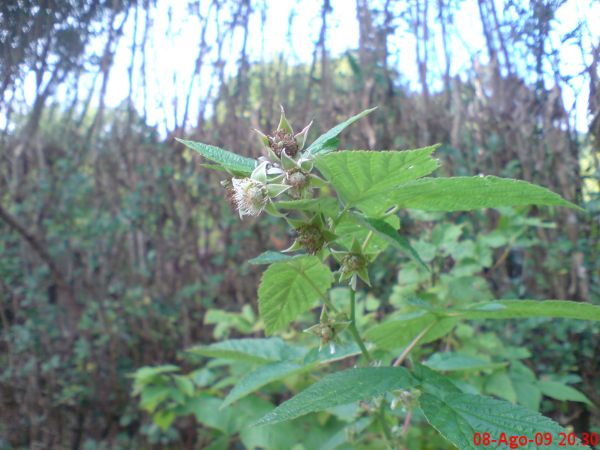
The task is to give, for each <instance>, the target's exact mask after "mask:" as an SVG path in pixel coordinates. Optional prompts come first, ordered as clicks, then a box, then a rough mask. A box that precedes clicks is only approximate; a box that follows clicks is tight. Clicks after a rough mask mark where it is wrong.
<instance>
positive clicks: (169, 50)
mask: <svg viewBox="0 0 600 450" xmlns="http://www.w3.org/2000/svg"><path fill="white" fill-rule="evenodd" d="M264 2H265V4H266V5H267V15H266V26H265V29H266V30H267V33H266V34H265V35H264V36H263V35H262V33H261V29H262V27H261V25H262V24H261V18H260V14H253V15H252V16H251V17H252V18H251V23H250V33H249V36H250V38H249V42H248V54H249V57H250V61H251V62H257V61H261V60H270V59H273V58H275V57H276V56H278V55H283V56H284V57H286V58H287V59H288V61H290V62H292V63H294V62H295V63H310V62H311V60H312V52H313V49H314V43H315V42H316V41H317V39H318V33H319V31H320V26H321V20H320V14H321V11H320V9H321V5H322V2H321V1H320V0H301V1H298V0H264ZM200 3H202V6H201V9H202V11H201V12H202V13H203V14H207V13H208V12H209V11H208V7H209V4H210V2H209V1H207V0H204V1H201V2H200ZM253 3H256V2H253ZM373 3H374V4H377V3H379V2H376V1H375V2H373ZM525 3H527V2H526V1H525ZM396 4H397V5H400V7H403V5H405V4H404V2H396ZM331 6H332V12H331V13H330V14H329V16H328V24H329V27H328V34H327V45H328V48H329V49H330V52H331V54H332V55H333V56H336V55H340V54H342V53H344V52H345V51H346V50H348V49H354V48H357V46H358V34H359V31H358V23H357V20H356V11H355V3H354V2H353V1H351V0H331ZM156 8H157V9H156V11H155V12H154V13H153V14H152V17H153V18H154V24H153V28H152V33H151V35H150V40H149V42H148V46H149V50H150V51H149V57H150V58H149V61H148V62H147V63H148V65H147V81H148V104H147V113H148V120H149V123H150V124H151V125H157V126H158V127H159V129H162V131H164V129H165V128H172V127H173V125H174V123H173V122H174V120H173V116H174V113H173V111H174V108H175V107H176V106H175V105H174V104H173V102H172V99H173V98H177V99H178V104H177V110H178V112H179V114H178V116H179V117H180V118H181V116H182V114H183V112H182V111H183V102H184V100H185V97H186V94H187V91H188V87H189V84H190V77H191V74H192V72H193V70H194V65H195V59H196V55H197V53H198V44H199V39H200V23H199V20H198V18H197V17H196V16H194V15H191V14H190V13H189V11H188V9H187V2H186V1H168V0H157V6H156ZM291 11H294V12H295V18H294V24H295V25H294V35H293V43H292V46H290V41H289V40H288V17H289V15H290V12H291ZM140 14H141V17H140V19H141V20H140V22H143V14H144V13H143V12H142V11H140ZM131 16H133V14H131ZM432 16H433V14H432ZM223 18H224V17H221V23H223ZM557 18H558V21H557V33H555V35H554V36H553V39H554V41H555V42H557V43H558V42H559V41H558V39H559V36H560V35H561V34H564V33H565V32H567V31H569V30H571V29H572V28H573V27H574V26H575V25H576V24H577V22H578V21H579V20H581V19H585V20H586V21H587V22H588V26H589V28H590V29H591V30H595V32H594V33H595V36H594V40H595V41H596V42H598V41H599V40H600V2H598V1H591V2H590V0H568V1H567V3H566V4H565V5H563V6H562V7H561V8H560V9H559V11H558V13H557ZM434 19H435V18H434V17H432V18H431V20H432V27H433V28H435V26H434V24H433V21H434ZM216 23H217V21H216V18H215V16H214V10H213V11H211V26H210V27H209V28H208V31H207V36H206V39H207V42H208V43H211V44H213V43H214V40H215V36H216V27H217V25H216ZM140 28H142V27H139V28H138V30H137V33H136V32H135V28H134V21H133V20H129V21H128V22H127V24H126V26H125V29H124V36H123V37H122V38H121V43H120V45H119V48H118V51H117V54H116V57H115V62H114V67H113V69H112V71H111V75H110V80H109V85H108V91H107V96H106V103H107V105H108V106H117V105H118V104H120V103H121V102H122V101H123V99H125V98H126V97H127V95H128V92H129V75H128V69H129V64H130V60H131V47H132V43H133V41H134V37H135V41H136V43H137V45H141V41H142V30H141V29H140ZM455 29H456V30H457V31H458V34H459V35H460V36H459V37H458V38H454V39H453V40H452V41H451V43H450V45H451V51H452V58H451V73H452V74H459V75H462V77H463V78H466V74H467V73H468V71H469V70H470V68H471V67H472V59H473V57H474V56H477V57H478V58H479V59H480V61H481V62H482V63H485V62H486V59H487V53H486V51H485V42H484V38H483V33H482V29H481V23H480V21H479V12H478V7H477V1H476V0H464V1H463V3H462V6H461V8H460V10H459V11H458V12H457V14H456V16H455ZM103 39H104V38H103ZM241 42H242V34H241V30H238V32H237V34H235V35H234V37H233V39H232V40H231V41H229V42H227V43H226V45H225V47H224V57H225V58H226V59H227V65H226V71H227V72H229V73H231V74H233V73H235V70H236V61H237V59H238V58H239V48H240V46H241ZM93 45H94V47H95V51H96V52H97V53H99V54H101V53H102V49H103V46H104V42H103V40H98V41H96V42H95V43H94V44H93ZM432 45H434V46H435V47H437V48H438V49H440V50H441V40H440V39H439V36H438V37H437V38H434V40H433V43H432ZM588 45H589V46H591V42H588ZM390 47H391V50H392V51H391V55H390V61H389V64H390V65H391V66H392V67H397V68H399V69H400V71H401V72H402V74H403V76H404V77H405V81H406V82H407V83H408V85H409V86H410V88H412V89H415V90H418V89H419V88H420V87H419V83H418V74H417V70H416V64H415V60H416V58H415V41H414V38H413V36H412V34H411V33H410V32H409V31H408V30H406V29H402V28H401V27H398V28H397V30H396V33H395V36H394V37H393V38H392V39H391V40H390ZM559 48H560V56H561V58H560V60H561V61H562V64H561V67H560V70H561V73H562V74H564V75H576V74H579V73H580V72H581V71H582V70H583V67H584V61H583V58H584V56H582V55H581V54H580V51H579V49H578V48H577V47H575V46H574V45H571V44H569V43H566V44H563V45H559ZM442 54H443V53H442V52H441V51H430V55H432V56H434V57H435V55H442ZM138 56H139V53H138ZM214 57H215V51H214V46H213V50H212V51H211V52H209V54H208V55H207V58H208V59H207V61H212V59H213V58H214ZM588 58H589V55H588ZM588 62H589V61H588ZM135 64H136V70H134V71H133V73H134V78H133V83H134V85H136V84H137V85H141V71H140V70H139V67H140V64H141V59H140V58H139V57H138V58H137V60H136V61H135ZM443 64H445V62H444V61H443V60H440V61H436V60H435V59H434V60H433V61H431V62H430V67H432V68H433V70H435V71H437V72H438V73H441V71H442V67H443ZM211 70H212V68H211V67H210V65H209V64H205V68H204V69H203V71H202V72H201V74H200V76H199V77H198V78H197V82H196V83H194V87H193V89H194V91H193V92H194V94H197V95H194V97H193V98H203V97H204V95H205V94H206V92H207V91H208V89H209V86H210V81H211V76H212V72H211ZM430 76H432V77H434V78H433V79H434V80H435V74H433V75H430ZM91 79H92V76H91V75H90V76H89V77H88V79H87V83H88V85H89V84H90V83H91ZM438 79H439V80H440V82H439V83H438V84H437V86H438V87H441V79H440V78H438ZM547 81H548V86H551V85H552V79H551V78H549V79H548V80H547ZM34 85H35V84H34V80H27V81H26V83H25V91H26V92H25V97H26V98H27V99H28V100H31V103H32V102H33V98H34V96H35V90H33V91H32V89H31V87H32V86H34ZM572 85H573V86H574V87H575V89H573V90H572V89H566V90H565V91H564V92H563V100H564V102H565V104H566V106H567V108H569V109H570V108H571V105H573V104H575V108H574V111H575V115H574V116H573V117H572V121H573V123H574V124H575V125H576V127H577V129H579V130H582V131H584V130H586V129H587V97H588V93H589V92H588V86H587V84H586V83H584V77H582V76H576V78H575V79H574V82H573V83H572ZM433 87H434V89H435V88H436V84H435V83H434V84H433ZM97 88H98V86H97ZM63 89H68V88H67V87H64V88H63ZM81 89H82V90H85V89H86V85H85V83H84V84H83V85H82V86H81ZM134 91H135V89H134ZM138 92H139V91H138ZM65 95H66V92H65ZM135 104H136V107H137V108H138V110H142V106H143V102H142V98H141V95H139V94H138V95H137V97H136V98H135ZM190 107H191V111H190V114H191V117H195V115H196V113H197V110H198V104H192V105H190ZM165 118H166V121H165Z"/></svg>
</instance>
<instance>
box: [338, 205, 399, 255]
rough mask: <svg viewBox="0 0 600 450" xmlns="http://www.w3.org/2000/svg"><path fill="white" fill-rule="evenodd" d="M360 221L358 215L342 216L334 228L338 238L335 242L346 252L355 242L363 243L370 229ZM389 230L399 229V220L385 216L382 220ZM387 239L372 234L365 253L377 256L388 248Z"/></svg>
mask: <svg viewBox="0 0 600 450" xmlns="http://www.w3.org/2000/svg"><path fill="white" fill-rule="evenodd" d="M359 219H361V216H360V215H358V214H344V215H343V216H342V218H341V219H340V220H339V222H338V223H337V225H336V226H335V234H336V235H337V236H338V238H337V239H336V242H337V243H338V244H340V245H342V246H343V247H345V248H346V249H348V250H352V244H353V243H354V242H355V241H356V242H364V241H365V239H366V237H367V236H368V235H369V232H370V229H369V228H368V227H367V225H366V222H365V221H364V220H359ZM382 221H384V223H386V224H387V225H388V226H389V227H390V228H392V229H394V230H396V229H398V228H399V227H400V219H399V218H398V216H394V215H391V216H387V217H386V218H385V219H382ZM389 244H390V242H389V238H388V239H384V238H383V237H381V236H380V235H379V233H376V234H373V236H372V237H371V239H370V240H369V243H368V244H367V248H366V249H365V253H370V254H377V253H379V252H382V251H384V250H385V249H386V248H387V247H388V246H389Z"/></svg>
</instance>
